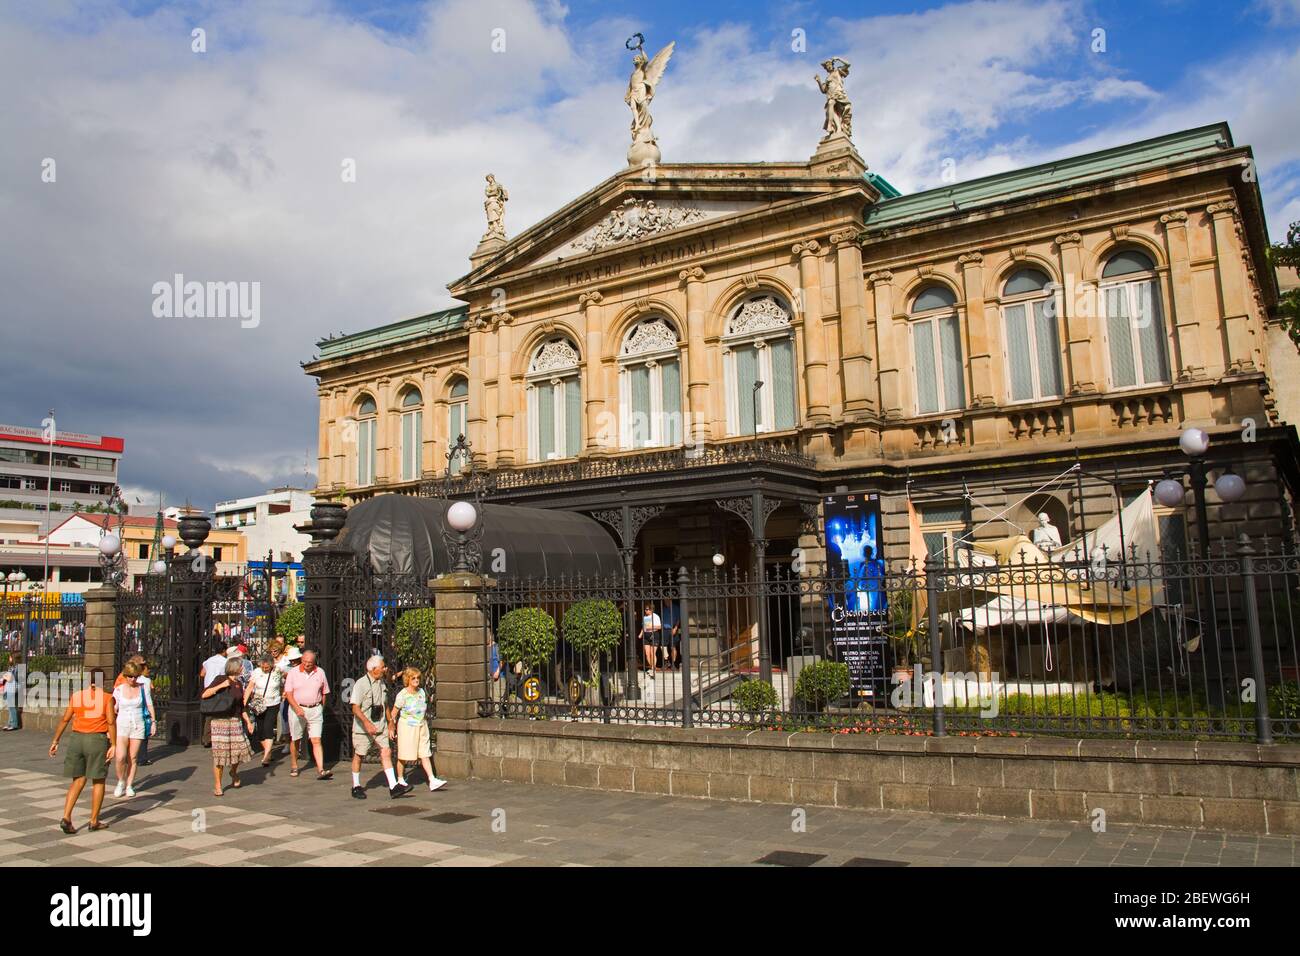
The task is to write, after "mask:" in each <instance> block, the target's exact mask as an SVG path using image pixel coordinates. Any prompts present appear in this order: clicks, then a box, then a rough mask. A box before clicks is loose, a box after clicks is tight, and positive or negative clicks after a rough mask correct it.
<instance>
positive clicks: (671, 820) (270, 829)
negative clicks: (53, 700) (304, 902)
mask: <svg viewBox="0 0 1300 956" xmlns="http://www.w3.org/2000/svg"><path fill="white" fill-rule="evenodd" d="M49 742H50V737H49V735H48V734H45V733H38V732H35V731H27V730H24V731H19V732H16V733H6V734H0V866H81V867H84V866H94V865H107V866H236V865H237V866H299V865H303V866H357V865H366V864H370V865H376V866H383V865H393V866H484V867H486V866H559V865H577V866H718V865H730V866H736V865H753V864H759V865H779V866H908V865H911V866H935V865H943V866H1009V865H1010V866H1107V865H1116V866H1145V865H1150V866H1215V865H1246V866H1256V865H1258V866H1293V865H1295V864H1296V863H1297V844H1298V843H1300V841H1298V840H1297V839H1296V838H1291V837H1279V836H1253V835H1231V834H1229V835H1225V834H1218V833H1200V832H1195V831H1189V830H1173V829H1163V828H1157V827H1137V826H1117V825H1115V826H1111V827H1109V828H1108V830H1107V832H1105V833H1095V832H1093V831H1092V829H1091V828H1090V827H1089V826H1088V825H1086V824H1078V825H1075V824H1067V823H1044V822H1039V821H1031V820H1024V821H1020V820H1017V821H1003V820H989V819H977V818H972V817H944V816H937V815H932V814H924V813H899V812H881V811H860V810H835V809H826V808H821V807H808V808H806V810H804V811H800V810H799V809H798V808H793V807H790V806H781V805H773V804H757V803H731V802H724V801H716V800H696V799H690V798H684V797H660V796H652V795H646V794H632V793H601V792H597V791H591V790H579V789H573V788H565V787H548V786H540V785H530V784H512V783H503V782H500V781H486V780H483V781H480V780H473V781H452V782H451V783H450V784H448V786H447V787H446V789H444V790H442V791H439V792H437V793H430V792H429V791H428V789H427V787H425V786H424V784H423V773H422V772H420V771H417V773H416V774H415V775H414V776H411V777H408V780H409V781H410V782H411V783H414V784H416V789H415V791H414V792H412V793H411V794H410V795H408V796H405V797H402V798H399V799H396V800H394V799H392V798H390V797H389V795H388V792H387V790H386V789H385V787H384V780H383V776H382V773H381V772H380V771H379V769H378V766H377V765H371V764H367V765H366V772H365V773H364V774H363V782H368V783H369V786H370V789H369V798H368V799H367V800H365V801H361V800H355V799H353V798H352V797H351V795H350V790H351V775H350V773H349V767H348V765H347V764H346V763H344V764H339V765H338V766H336V767H335V768H334V779H333V780H332V781H328V782H322V781H318V780H316V778H315V772H314V770H311V771H306V772H304V773H303V775H302V776H300V777H298V778H296V779H295V778H292V777H290V776H289V767H288V761H287V759H286V758H278V759H277V761H276V762H275V763H274V764H273V765H272V766H271V767H270V768H269V769H267V770H263V769H261V768H260V767H258V766H252V767H246V768H245V769H244V772H243V774H242V778H243V781H244V782H243V786H242V787H241V788H240V789H238V790H234V789H230V788H227V790H226V795H225V796H224V797H221V798H217V797H214V796H213V795H212V776H211V762H210V759H211V758H210V755H209V751H207V750H204V749H202V748H200V747H191V748H189V749H188V750H180V749H176V748H168V747H155V748H154V753H153V756H154V758H155V759H154V763H153V765H152V766H149V767H142V768H140V773H139V775H138V777H137V781H136V793H137V795H136V796H135V797H134V798H123V799H114V798H113V796H112V785H113V783H114V782H115V778H114V777H113V776H112V775H111V774H110V776H109V794H108V796H107V798H106V799H105V809H104V814H103V819H104V820H105V821H106V822H108V823H109V824H110V826H109V829H107V830H103V831H100V832H98V833H91V832H90V831H89V830H88V829H86V823H87V822H88V817H89V806H90V793H89V788H87V791H86V793H85V794H84V795H83V796H82V799H81V802H80V804H79V805H78V807H77V810H76V812H75V814H74V816H73V821H74V823H75V824H77V826H79V827H80V829H79V830H78V832H77V833H76V834H75V835H73V836H68V835H65V834H63V833H62V832H61V831H60V830H59V828H58V822H59V817H60V814H61V810H62V806H63V797H64V794H65V792H66V787H67V781H66V780H65V779H64V778H63V777H62V770H63V759H62V753H60V755H59V757H57V758H55V759H50V757H49V756H48V755H47V750H48V748H49ZM417 778H418V779H419V782H417ZM805 814H806V815H805ZM801 822H802V824H803V828H802V830H801V829H800V824H801Z"/></svg>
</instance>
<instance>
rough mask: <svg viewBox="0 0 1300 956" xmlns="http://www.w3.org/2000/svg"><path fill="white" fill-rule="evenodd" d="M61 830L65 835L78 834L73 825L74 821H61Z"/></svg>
mask: <svg viewBox="0 0 1300 956" xmlns="http://www.w3.org/2000/svg"><path fill="white" fill-rule="evenodd" d="M59 829H60V830H62V831H63V832H64V833H76V832H77V828H76V827H74V826H73V825H72V821H71V820H60V821H59Z"/></svg>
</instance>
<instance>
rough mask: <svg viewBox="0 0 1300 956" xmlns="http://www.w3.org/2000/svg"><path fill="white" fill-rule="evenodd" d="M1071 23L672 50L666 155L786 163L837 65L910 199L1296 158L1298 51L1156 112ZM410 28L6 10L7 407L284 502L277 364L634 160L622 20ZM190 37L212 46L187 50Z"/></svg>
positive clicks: (410, 296)
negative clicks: (1032, 181)
mask: <svg viewBox="0 0 1300 956" xmlns="http://www.w3.org/2000/svg"><path fill="white" fill-rule="evenodd" d="M1085 11H1086V8H1085V7H1084V6H1083V0H1042V2H1032V0H1010V2H1005V3H991V2H971V3H965V4H952V5H949V6H946V7H942V8H939V9H935V10H931V11H928V12H925V13H918V14H911V15H891V16H879V17H868V16H862V17H858V18H848V17H846V18H842V19H838V20H833V21H828V22H822V23H814V22H809V23H808V24H807V29H808V52H807V53H806V54H803V55H796V54H794V53H792V52H791V51H790V49H789V45H788V36H787V35H786V34H785V33H783V32H782V31H779V30H778V31H776V34H775V39H772V38H771V36H770V35H768V34H763V35H759V34H758V33H757V32H756V31H755V30H753V29H751V28H749V27H746V26H743V25H737V24H728V23H714V24H712V25H710V26H706V27H702V28H699V29H689V30H680V31H678V33H677V34H676V39H677V40H678V46H677V51H676V54H675V56H674V58H673V61H672V63H671V65H670V66H669V68H668V74H667V76H666V78H665V80H664V82H663V84H662V85H661V87H660V89H659V91H658V93H657V96H656V98H655V103H654V108H653V111H654V117H655V130H656V132H657V133H658V136H659V140H660V144H661V146H662V148H663V152H664V158H665V160H666V161H669V162H681V161H721V160H739V161H757V160H780V159H803V158H806V157H808V156H809V155H811V153H812V152H813V150H814V148H815V146H816V143H817V140H818V138H819V137H820V135H821V129H820V125H821V116H822V105H821V97H820V95H819V94H818V93H817V90H816V88H815V86H814V84H813V80H812V77H813V74H814V73H818V72H820V71H819V69H818V67H817V64H818V62H819V61H820V60H822V59H824V58H826V57H827V56H829V55H832V54H833V55H839V56H842V57H844V58H845V59H847V60H849V61H850V62H851V63H852V64H853V70H852V73H851V75H850V77H849V90H850V94H851V95H852V96H853V98H854V105H855V123H854V126H855V140H856V142H857V144H858V146H859V149H860V150H861V152H862V154H863V155H864V156H865V157H866V158H867V160H868V162H869V163H870V164H871V166H872V168H873V169H875V170H876V171H878V172H882V173H884V174H885V175H887V176H888V177H889V178H890V179H891V180H892V181H894V182H895V184H896V185H898V186H899V187H900V188H902V189H904V190H905V191H911V190H915V189H917V188H922V187H925V186H930V185H935V184H937V182H938V181H939V175H940V171H941V163H942V161H943V159H945V158H952V159H954V160H955V161H956V162H957V164H958V170H959V173H960V175H961V176H962V177H964V178H968V177H972V176H977V175H983V174H985V173H989V172H995V171H1001V170H1004V169H1010V168H1014V167H1016V166H1020V165H1024V164H1025V163H1027V162H1034V161H1038V160H1040V159H1043V158H1046V156H1047V155H1048V154H1050V155H1063V154H1068V153H1069V152H1072V151H1075V149H1076V147H1077V148H1083V147H1085V146H1087V145H1088V144H1090V143H1092V142H1098V143H1100V142H1101V141H1103V140H1104V141H1106V143H1114V142H1119V141H1123V140H1127V139H1133V138H1137V137H1139V136H1141V135H1146V134H1147V132H1148V131H1153V132H1167V131H1168V130H1170V129H1174V128H1177V127H1181V126H1196V125H1201V124H1203V123H1205V122H1209V121H1212V120H1215V119H1218V118H1221V117H1227V118H1229V119H1232V120H1233V122H1234V129H1235V131H1236V133H1237V135H1238V137H1239V139H1240V140H1242V141H1247V142H1252V143H1254V144H1255V145H1256V146H1257V148H1258V150H1259V156H1260V159H1261V162H1262V163H1263V164H1264V166H1265V170H1266V171H1267V170H1268V168H1270V164H1281V163H1286V162H1293V161H1294V160H1295V159H1296V158H1297V152H1296V151H1297V144H1300V135H1297V132H1300V131H1298V130H1297V129H1296V124H1297V122H1300V120H1297V117H1296V115H1295V110H1294V108H1293V107H1294V104H1293V103H1290V104H1289V106H1288V91H1293V90H1294V89H1296V88H1297V80H1300V69H1298V67H1297V63H1298V62H1300V61H1298V60H1297V54H1294V53H1289V52H1288V53H1276V54H1271V55H1270V56H1271V57H1272V58H1271V59H1265V58H1263V56H1262V55H1261V58H1260V59H1259V60H1258V61H1257V62H1254V63H1248V64H1238V65H1235V66H1234V65H1231V64H1229V65H1222V66H1220V67H1217V68H1215V69H1214V70H1209V71H1206V72H1205V73H1204V74H1203V75H1202V76H1201V77H1199V78H1197V79H1195V80H1194V81H1193V82H1192V87H1191V92H1190V93H1189V94H1188V95H1184V96H1180V97H1178V98H1176V99H1174V100H1172V101H1171V98H1170V97H1169V96H1167V95H1162V94H1163V93H1164V91H1163V90H1162V91H1161V95H1158V94H1157V92H1156V91H1155V90H1152V89H1150V88H1149V87H1148V86H1146V85H1144V84H1142V83H1140V82H1137V81H1135V80H1133V79H1131V78H1128V77H1125V76H1123V75H1119V74H1117V73H1115V72H1111V71H1109V70H1108V69H1107V68H1105V66H1104V65H1099V64H1098V62H1097V58H1095V57H1094V58H1087V57H1086V55H1085V51H1086V46H1087V40H1088V34H1087V26H1086V24H1087V22H1088V21H1087V18H1086V17H1085V16H1084V13H1085ZM414 22H415V24H416V27H417V28H416V29H415V31H414V32H413V33H412V34H410V35H401V36H398V35H393V34H389V33H385V32H383V31H382V30H379V29H377V28H374V27H371V26H369V25H366V24H364V23H359V22H356V21H353V20H349V19H347V18H346V17H345V16H344V15H343V14H341V13H340V12H339V11H338V9H337V8H336V7H335V6H334V5H332V4H330V3H327V2H326V0H292V2H284V3H278V4H275V5H267V4H263V3H257V2H252V0H247V2H239V3H229V4H221V5H208V4H204V3H197V4H195V5H193V6H189V5H181V6H176V7H165V8H162V9H159V10H157V11H155V12H151V13H147V14H141V15H126V14H123V13H121V12H119V11H118V10H117V8H116V6H115V5H114V4H112V3H109V2H108V0H96V2H85V3H76V2H72V0H65V2H62V3H50V4H33V5H21V6H17V7H6V8H5V10H4V11H3V12H0V83H3V86H4V89H5V90H6V96H7V103H6V107H7V109H6V111H5V113H4V114H3V115H2V116H0V216H3V218H4V221H5V224H6V228H5V230H4V231H3V234H0V284H2V285H3V288H4V289H5V296H4V298H3V300H0V301H3V306H2V308H3V310H4V312H3V316H0V319H2V321H0V351H3V352H4V353H5V354H6V355H24V356H32V355H36V356H39V357H40V361H39V362H23V363H17V364H18V367H17V368H14V369H12V371H7V373H6V375H5V376H3V377H0V404H3V406H4V407H10V408H19V409H34V410H35V411H32V412H31V414H37V413H41V412H43V411H44V409H45V408H46V407H47V406H48V404H50V403H51V402H54V403H55V404H56V405H57V406H58V407H59V409H60V420H61V421H66V422H68V423H69V424H68V427H70V428H76V429H79V430H82V431H92V432H104V433H109V434H121V435H124V436H125V437H126V438H127V453H126V463H125V466H124V471H125V476H124V480H126V481H127V482H128V483H134V484H137V485H141V486H149V487H153V486H162V487H165V488H168V489H169V493H168V497H169V498H172V497H178V496H179V497H181V498H183V497H184V496H185V495H187V494H188V495H190V496H192V497H193V498H194V500H195V501H196V502H204V501H210V500H212V499H215V498H218V497H221V498H224V497H231V496H233V495H237V494H244V493H249V492H252V491H257V490H259V488H258V486H259V485H262V484H268V483H272V482H279V481H285V480H293V479H294V478H295V477H296V478H297V480H301V478H300V475H301V470H302V468H301V449H302V448H303V447H304V446H306V447H312V448H314V444H315V414H316V397H315V390H314V387H313V384H312V382H311V380H310V379H308V378H307V377H306V376H303V375H302V374H301V373H300V371H299V369H298V367H297V364H296V363H297V361H298V360H299V359H303V358H307V357H309V356H310V355H311V354H312V349H313V343H314V342H315V340H316V339H317V338H319V337H321V336H322V335H324V334H326V333H329V332H335V331H339V330H346V331H356V330H358V329H362V328H366V327H369V326H374V325H378V324H382V323H385V322H391V321H394V320H396V319H399V318H402V317H405V316H410V315H415V314H419V313H421V312H424V311H428V310H432V309H434V308H438V307H442V306H446V305H448V304H450V298H449V296H448V295H447V292H446V289H445V285H446V283H447V282H448V281H450V280H452V279H454V278H456V277H458V276H459V275H460V274H462V273H463V272H465V271H467V270H468V266H469V263H468V256H469V254H470V252H471V251H472V250H473V248H474V246H475V244H476V243H477V241H478V238H479V236H480V235H481V234H482V231H483V211H482V186H483V176H484V174H485V173H487V172H494V173H495V174H496V175H497V176H498V178H499V179H500V180H501V181H502V182H503V183H504V184H505V185H506V187H507V188H508V189H509V190H510V196H511V201H510V203H509V206H508V208H507V211H506V225H507V228H508V230H509V231H510V232H511V233H512V234H514V233H518V232H519V231H521V230H522V229H524V228H526V227H527V226H528V225H530V224H531V223H533V222H536V221H537V220H539V219H541V218H543V217H544V216H546V215H549V214H550V213H551V212H553V211H554V210H555V209H557V208H558V207H559V206H561V205H562V204H563V203H565V202H567V201H568V200H570V199H572V198H574V197H576V196H577V195H579V194H581V193H583V192H585V191H586V190H587V189H589V188H591V187H592V186H593V185H594V184H596V183H597V182H599V181H600V180H602V179H604V178H606V177H607V176H609V175H611V174H612V173H614V172H616V171H617V170H619V169H620V168H622V166H623V165H624V162H625V160H624V154H625V150H626V147H627V140H628V131H627V129H628V113H627V109H626V107H625V105H624V104H623V102H622V97H623V93H624V90H625V89H626V78H627V59H628V55H627V52H626V50H624V49H623V39H624V38H625V37H626V36H628V35H629V34H630V33H632V32H634V31H635V30H637V29H643V28H644V27H643V25H641V24H639V23H638V22H637V21H635V20H634V19H632V18H629V17H623V16H616V15H611V16H609V17H607V18H606V19H603V20H600V21H598V22H596V23H595V24H592V25H590V26H589V27H588V28H585V29H583V30H575V29H574V28H573V26H572V25H571V24H570V23H569V22H568V17H567V13H566V12H565V10H564V8H563V7H562V6H560V5H559V4H556V3H548V4H543V5H532V4H529V3H527V2H525V0H439V2H435V3H431V4H429V6H428V7H427V9H426V10H425V11H424V12H423V14H422V15H420V16H419V17H417V18H416V19H415V21H414ZM195 24H198V25H201V26H203V27H204V29H206V30H207V41H208V52H207V53H206V54H202V55H198V54H194V53H192V52H190V30H191V28H192V27H193V26H194V25H195ZM498 28H500V29H502V30H504V31H505V34H504V36H505V42H506V50H505V52H502V53H494V52H492V48H491V43H492V39H493V32H492V31H493V30H494V29H498ZM787 32H788V31H787ZM649 39H650V42H649V45H650V46H652V47H654V48H655V49H657V48H658V47H657V45H656V44H661V43H663V42H666V41H667V39H668V37H667V36H662V37H661V36H651V37H650V38H649ZM1121 100H1122V101H1124V102H1126V103H1130V102H1131V103H1132V104H1133V107H1134V109H1135V111H1137V115H1138V118H1137V119H1136V120H1135V121H1133V122H1132V123H1129V124H1126V125H1124V126H1122V127H1121V126H1113V127H1110V128H1108V129H1106V130H1104V131H1102V132H1099V133H1097V134H1095V135H1094V136H1092V137H1089V138H1087V139H1083V140H1081V141H1080V142H1078V143H1075V144H1070V145H1066V146H1055V147H1045V146H1044V145H1043V143H1042V142H1041V141H1040V140H1038V139H1036V138H1035V137H1034V136H1033V135H1031V132H1030V131H1032V130H1033V128H1034V126H1033V121H1034V120H1035V118H1037V117H1042V116H1049V115H1051V114H1052V113H1053V111H1059V110H1063V109H1073V108H1076V107H1077V108H1083V107H1085V106H1090V105H1092V104H1096V103H1099V102H1100V103H1114V102H1117V101H1121ZM1282 114H1286V115H1282ZM1008 130H1010V131H1012V132H1008ZM1057 138H1058V139H1059V136H1058V137H1057ZM45 157H52V158H54V159H55V160H56V162H57V164H58V165H57V170H58V180H57V182H56V183H54V184H48V183H43V182H42V181H41V179H40V172H41V161H42V159H43V158H45ZM345 159H352V160H355V162H356V169H357V181H356V182H355V183H350V184H349V183H344V182H342V180H341V177H340V170H341V164H342V163H343V161H344V160H345ZM1265 182H1266V186H1267V184H1268V180H1267V178H1266V181H1265ZM1275 226H1276V223H1275ZM177 272H180V273H183V274H184V275H185V276H186V277H187V278H191V279H197V280H234V281H241V280H242V281H257V282H260V283H261V296H262V312H263V315H262V321H261V324H260V325H259V326H258V328H256V329H241V328H240V327H239V323H238V321H235V320H218V319H188V320H184V319H175V320H160V319H155V318H153V317H152V315H151V314H150V303H151V294H150V289H151V286H152V284H153V283H154V282H157V281H165V280H169V279H170V278H171V276H172V275H173V274H175V273H177ZM9 417H12V416H9ZM311 464H312V467H313V469H314V465H315V463H314V461H313V462H312V463H311Z"/></svg>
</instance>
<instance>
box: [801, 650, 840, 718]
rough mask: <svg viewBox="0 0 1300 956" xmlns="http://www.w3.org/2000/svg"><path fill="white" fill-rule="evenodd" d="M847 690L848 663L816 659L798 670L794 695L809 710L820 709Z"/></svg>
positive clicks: (837, 698)
mask: <svg viewBox="0 0 1300 956" xmlns="http://www.w3.org/2000/svg"><path fill="white" fill-rule="evenodd" d="M848 692H849V665H848V664H843V663H841V662H839V661H817V662H815V663H812V664H808V665H807V666H805V667H804V669H803V670H801V671H800V672H799V679H798V680H797V681H795V684H794V696H795V697H797V698H799V700H801V701H803V702H804V704H806V705H807V706H808V709H809V710H814V711H822V710H824V709H825V708H826V705H827V704H829V703H830V702H831V701H834V700H839V699H840V698H841V697H844V696H846V695H847V694H848Z"/></svg>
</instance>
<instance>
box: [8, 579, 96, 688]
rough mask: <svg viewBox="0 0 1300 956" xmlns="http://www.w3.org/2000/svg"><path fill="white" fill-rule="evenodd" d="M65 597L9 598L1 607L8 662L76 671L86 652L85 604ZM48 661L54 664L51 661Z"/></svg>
mask: <svg viewBox="0 0 1300 956" xmlns="http://www.w3.org/2000/svg"><path fill="white" fill-rule="evenodd" d="M69 597H70V596H68V595H59V594H48V595H47V594H24V595H21V596H17V595H9V596H7V598H6V600H5V601H4V603H3V604H0V636H2V637H3V650H4V652H5V654H7V655H8V659H9V663H10V664H11V665H14V666H17V665H19V664H24V665H28V666H30V664H31V661H32V660H33V659H35V658H40V659H41V664H42V666H45V667H48V666H51V665H53V666H56V667H57V668H58V669H59V670H69V671H79V670H80V669H81V663H82V659H83V657H84V656H85V653H86V605H85V604H83V603H82V602H81V601H79V600H75V601H74V600H69V599H68V598H69ZM51 658H52V659H53V661H51Z"/></svg>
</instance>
